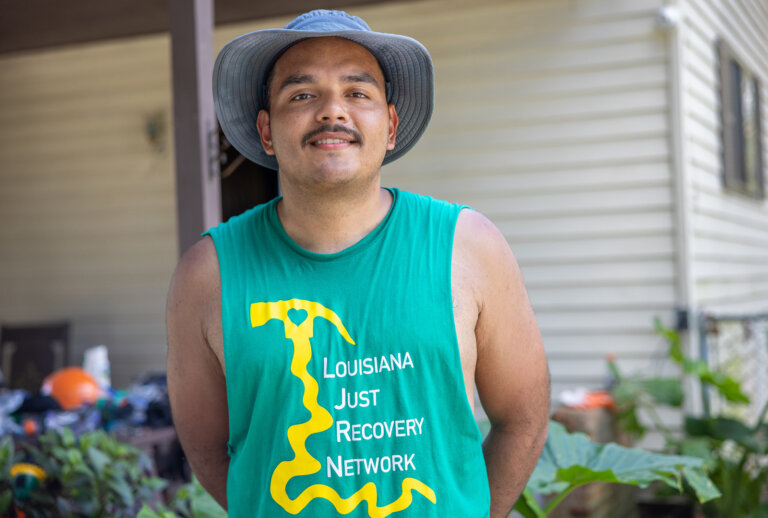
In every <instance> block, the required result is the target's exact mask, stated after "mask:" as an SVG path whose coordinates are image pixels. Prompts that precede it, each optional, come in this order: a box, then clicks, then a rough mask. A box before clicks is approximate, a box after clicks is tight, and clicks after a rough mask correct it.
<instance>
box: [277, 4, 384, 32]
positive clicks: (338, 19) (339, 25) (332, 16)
mask: <svg viewBox="0 0 768 518" xmlns="http://www.w3.org/2000/svg"><path fill="white" fill-rule="evenodd" d="M285 28H286V29H291V30H294V31H308V32H334V31H369V32H371V28H370V27H368V24H367V23H365V21H364V20H363V19H362V18H358V17H357V16H352V15H350V14H347V13H345V12H344V11H333V10H330V9H315V10H314V11H309V12H308V13H304V14H302V15H301V16H298V17H296V18H294V19H293V20H292V21H291V22H290V23H288V25H286V26H285Z"/></svg>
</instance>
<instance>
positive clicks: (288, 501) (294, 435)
mask: <svg viewBox="0 0 768 518" xmlns="http://www.w3.org/2000/svg"><path fill="white" fill-rule="evenodd" d="M317 317H321V318H324V319H326V320H328V321H329V322H331V323H333V324H334V325H335V326H336V329H338V331H339V333H340V334H341V336H343V337H344V339H345V340H346V341H347V342H349V343H350V344H352V345H355V342H354V341H353V340H352V337H350V336H349V333H348V332H347V330H346V329H345V328H344V324H342V323H341V319H340V318H339V317H338V315H336V313H334V312H333V311H331V310H330V309H328V308H326V307H325V306H323V305H321V304H318V303H317V302H311V301H308V300H299V299H291V300H280V301H278V302H258V303H255V304H251V326H252V327H259V326H263V325H264V324H266V323H267V322H268V321H269V320H271V319H273V318H274V319H277V320H281V321H282V322H283V324H284V325H285V337H286V338H288V339H289V340H292V341H293V360H292V361H291V373H292V374H293V375H294V376H296V377H297V378H299V379H300V380H301V382H302V383H303V384H304V396H303V398H302V403H303V404H304V406H305V407H306V408H307V410H309V412H310V418H309V420H308V421H306V422H305V423H301V424H296V425H293V426H291V427H290V428H288V442H289V443H290V445H291V448H292V449H293V452H294V458H293V460H288V461H283V462H281V463H280V464H278V466H277V468H275V471H274V473H272V480H271V482H270V486H269V490H270V493H271V494H272V498H274V500H275V502H277V503H278V504H279V505H280V506H281V507H282V508H283V509H285V510H286V511H288V512H289V513H291V514H298V513H300V512H301V511H302V509H304V508H305V507H306V506H307V504H309V502H310V501H311V500H312V499H314V498H324V499H326V500H328V501H329V502H331V504H333V506H334V507H335V508H336V510H337V511H338V512H340V513H342V514H348V513H350V512H352V511H353V510H354V509H355V508H356V507H357V506H358V505H359V504H360V502H362V501H363V500H365V501H366V502H368V515H369V516H370V517H371V518H383V517H384V516H389V515H390V514H392V513H396V512H398V511H402V510H403V509H406V508H407V507H408V506H410V505H411V502H412V500H413V495H412V490H415V491H418V492H419V493H421V494H422V495H424V496H425V497H426V498H427V499H429V500H430V501H431V502H432V503H433V504H434V503H435V502H436V501H437V500H436V498H435V492H434V491H433V490H432V489H431V488H430V487H429V486H427V485H426V484H424V483H423V482H421V481H419V480H416V479H414V478H406V479H404V480H403V485H402V487H403V491H402V493H401V495H400V497H399V498H398V499H397V500H395V501H394V502H392V503H390V504H387V505H384V506H383V507H379V506H378V504H377V498H378V496H377V491H376V485H375V484H374V483H373V482H368V483H367V484H365V485H364V486H363V487H362V488H360V489H359V490H358V491H357V492H356V493H355V494H353V495H352V496H350V497H349V498H342V497H341V496H339V494H338V493H337V492H336V491H335V490H334V489H333V488H331V487H329V486H326V485H324V484H315V485H312V486H309V487H308V488H306V489H305V490H304V491H302V492H301V494H300V495H299V496H297V497H296V498H291V497H289V496H288V494H287V492H286V486H287V485H288V481H289V480H291V479H292V478H293V477H299V476H302V475H312V474H314V473H317V472H318V471H320V468H321V465H320V462H318V461H317V459H315V458H314V457H312V455H310V454H309V452H308V451H307V448H306V442H307V438H308V437H309V436H310V435H312V434H316V433H320V432H324V431H325V430H328V429H329V428H330V427H331V426H332V425H333V418H332V417H331V414H329V413H328V411H327V410H326V409H325V408H323V407H322V406H320V405H319V404H318V403H317V393H318V385H317V381H316V380H315V378H313V377H312V376H311V375H310V374H309V372H307V364H308V363H309V360H310V358H311V357H312V346H311V344H310V342H309V339H310V338H312V323H313V321H314V319H315V318H317Z"/></svg>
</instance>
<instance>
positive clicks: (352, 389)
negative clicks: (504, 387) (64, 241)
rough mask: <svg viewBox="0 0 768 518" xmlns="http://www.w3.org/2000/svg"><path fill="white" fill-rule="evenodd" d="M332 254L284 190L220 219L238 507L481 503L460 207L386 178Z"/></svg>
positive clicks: (482, 513) (430, 512)
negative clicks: (459, 271) (363, 230)
mask: <svg viewBox="0 0 768 518" xmlns="http://www.w3.org/2000/svg"><path fill="white" fill-rule="evenodd" d="M390 192H391V193H392V195H393V197H394V201H393V203H392V207H391V209H390V210H389V213H388V214H387V216H386V217H385V218H384V220H383V221H382V222H381V223H380V224H379V225H378V226H377V228H376V229H374V230H373V231H372V232H371V233H370V234H368V235H367V236H366V237H365V238H363V239H362V240H361V241H359V242H358V243H356V244H355V245H353V246H351V247H349V248H347V249H345V250H343V251H341V252H338V253H334V254H327V255H325V254H316V253H312V252H309V251H307V250H305V249H303V248H301V247H300V246H298V245H297V244H296V243H295V242H294V241H293V240H292V239H291V238H290V237H289V236H288V235H287V234H286V232H285V231H284V229H283V227H282V225H281V223H280V220H279V218H278V216H277V208H276V207H277V201H278V200H273V201H272V202H269V203H267V204H265V205H260V206H257V207H254V208H253V209H250V210H249V211H247V212H245V213H243V214H241V215H240V216H237V217H234V218H232V219H230V220H229V221H228V222H227V223H225V224H222V225H219V226H218V227H216V228H214V229H211V230H210V231H209V232H207V234H209V235H210V236H211V237H212V238H213V241H214V243H215V245H216V252H217V254H218V260H219V267H220V270H221V296H222V331H223V339H224V360H225V367H226V380H227V402H228V405H229V442H228V450H229V455H230V465H229V474H228V478H227V501H228V505H229V516H230V517H232V518H240V517H248V518H251V517H270V518H272V517H281V516H296V515H298V516H305V517H313V518H318V517H331V516H334V517H338V516H342V515H347V516H352V517H363V516H370V517H384V516H390V515H392V516H394V517H397V518H400V517H419V518H424V517H446V516H460V517H462V518H474V517H487V516H488V515H489V507H490V492H489V489H488V479H487V475H486V470H485V463H484V460H483V455H482V450H481V440H482V439H481V435H480V432H479V430H478V428H477V424H476V423H475V420H474V417H473V415H472V411H471V409H470V406H469V404H468V402H467V396H466V392H465V389H464V383H463V378H462V370H461V360H460V357H459V350H458V343H457V336H456V330H455V324H454V319H453V304H452V297H451V252H452V246H453V235H454V230H455V226H456V219H457V217H458V214H459V211H460V210H461V209H462V207H460V206H457V205H453V204H449V203H446V202H441V201H436V200H433V199H431V198H428V197H424V196H419V195H416V194H412V193H408V192H404V191H399V190H397V189H390Z"/></svg>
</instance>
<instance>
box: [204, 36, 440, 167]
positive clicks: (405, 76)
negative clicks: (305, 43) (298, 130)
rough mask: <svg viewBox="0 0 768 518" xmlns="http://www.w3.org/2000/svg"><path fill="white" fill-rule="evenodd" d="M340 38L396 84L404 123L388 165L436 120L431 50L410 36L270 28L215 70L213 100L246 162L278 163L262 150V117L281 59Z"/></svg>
mask: <svg viewBox="0 0 768 518" xmlns="http://www.w3.org/2000/svg"><path fill="white" fill-rule="evenodd" d="M329 36H338V37H341V38H346V39H349V40H352V41H354V42H356V43H359V44H360V45H362V46H364V47H365V48H367V49H368V50H369V51H370V52H371V54H373V55H374V56H375V57H376V59H377V60H378V61H379V64H380V65H381V67H382V70H383V72H384V76H385V78H386V80H387V81H388V82H389V84H390V97H389V102H390V103H392V104H394V105H395V110H396V111H397V115H398V118H399V125H398V130H397V138H396V141H395V147H394V149H391V150H389V151H387V152H386V155H385V156H384V162H383V163H384V164H387V163H389V162H392V161H393V160H396V159H397V158H399V157H401V156H402V155H404V154H405V153H406V152H407V151H408V150H409V149H411V147H413V145H414V144H416V142H417V141H418V140H419V138H420V137H421V135H422V134H423V133H424V130H426V128H427V124H429V120H430V118H431V117H432V107H433V97H434V72H433V69H432V59H431V58H430V56H429V53H428V52H427V49H426V48H424V46H423V45H422V44H421V43H419V42H418V41H416V40H414V39H413V38H409V37H407V36H401V35H397V34H386V33H379V32H372V31H337V32H309V31H297V30H290V29H266V30H261V31H256V32H252V33H249V34H244V35H243V36H240V37H238V38H236V39H234V40H232V41H230V42H229V43H227V45H225V46H224V48H223V49H222V50H221V52H219V55H218V57H217V58H216V62H215V64H214V67H213V98H214V106H215V108H216V115H217V117H218V119H219V123H220V124H221V129H222V131H223V132H224V135H226V137H227V139H228V140H229V142H230V143H231V144H232V145H233V146H234V147H235V149H237V150H238V151H239V152H240V153H241V154H242V155H243V156H244V157H246V158H247V159H249V160H251V161H253V162H256V163H257V164H259V165H261V166H264V167H268V168H270V169H275V170H277V169H278V165H277V159H276V158H275V157H274V156H272V155H268V154H267V153H266V152H265V151H264V148H263V147H262V145H261V139H260V138H259V131H258V129H257V126H256V118H257V116H258V113H259V111H260V110H261V109H263V108H266V107H265V106H263V102H264V101H263V99H264V98H265V96H264V92H263V89H264V83H265V81H266V76H267V74H268V73H269V70H270V69H271V68H272V66H273V65H274V63H275V61H276V60H277V58H278V57H279V56H280V55H281V54H282V53H283V52H284V51H285V50H286V49H287V48H289V47H290V46H291V45H293V44H295V43H297V42H299V41H301V40H304V39H307V38H320V37H329Z"/></svg>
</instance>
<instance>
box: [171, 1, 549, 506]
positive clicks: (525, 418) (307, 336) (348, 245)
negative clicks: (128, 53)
mask: <svg viewBox="0 0 768 518" xmlns="http://www.w3.org/2000/svg"><path fill="white" fill-rule="evenodd" d="M432 77H433V76H432V64H431V60H430V58H429V54H428V53H427V52H426V50H425V49H424V48H423V47H422V46H421V45H420V44H419V43H418V42H416V41H415V40H412V39H410V38H406V37H403V36H396V35H388V34H379V33H374V32H372V31H371V30H370V29H369V28H368V26H367V25H366V24H365V22H363V21H362V20H361V19H359V18H356V17H352V16H349V15H347V14H346V13H343V12H339V11H323V10H320V11H312V12H310V13H307V14H305V15H302V16H300V17H299V18H297V19H296V20H294V21H293V22H291V23H290V24H288V25H287V26H286V28H285V29H283V30H267V31H257V32H255V33H251V34H247V35H245V36H242V37H240V38H238V39H236V40H234V41H232V42H230V43H229V44H228V45H227V46H226V47H225V48H224V49H223V50H222V51H221V53H220V54H219V57H218V59H217V61H216V66H215V67H214V95H215V98H216V108H217V114H218V116H219V120H220V122H221V124H222V128H223V130H224V132H225V134H226V135H227V137H228V139H229V140H230V142H232V143H233V145H235V147H237V148H238V149H239V150H240V152H241V153H243V154H244V155H245V156H246V157H247V158H249V159H251V160H253V161H255V162H257V163H260V164H262V165H265V166H267V167H272V168H275V169H278V171H279V178H280V185H281V189H282V197H281V198H280V199H278V200H274V201H273V202H270V203H268V204H265V205H262V206H258V207H255V208H253V209H251V210H249V211H247V212H246V213H244V214H243V215H241V216H238V217H236V218H233V219H231V220H230V221H229V222H227V223H226V224H223V225H219V226H218V227H217V228H215V229H212V230H210V231H209V232H207V233H206V236H205V237H204V238H203V239H202V240H201V241H199V242H198V243H197V244H196V245H194V246H193V247H192V248H191V249H190V250H189V251H188V252H187V253H186V254H185V255H184V257H183V258H182V260H181V262H180V263H179V266H178V268H177V271H176V273H175V275H174V279H173V281H172V285H171V289H170V294H169V299H168V314H167V322H168V384H169V390H170V395H171V404H172V408H173V414H174V420H175V423H176V427H177V430H178V434H179V438H180V440H181V442H182V444H183V446H184V450H185V452H186V454H187V457H188V459H189V462H190V464H191V466H192V469H193V471H194V472H195V474H196V475H197V476H198V478H199V479H200V481H201V483H202V484H203V486H204V487H205V488H206V489H207V490H208V491H209V492H210V493H211V494H212V495H213V496H214V498H215V499H216V500H217V501H218V502H219V503H221V504H222V506H224V507H225V508H227V507H228V508H229V513H230V514H229V515H230V516H231V517H241V516H248V517H251V516H269V517H273V516H289V515H300V516H312V517H325V516H341V515H350V516H366V515H367V516H371V517H384V516H389V515H394V516H403V517H408V516H410V517H428V516H440V517H445V516H457V517H462V518H468V517H485V516H493V517H503V516H506V514H507V513H508V512H509V510H510V509H511V507H512V506H513V504H514V502H515V500H516V499H517V497H518V495H519V494H520V491H521V490H522V489H523V487H524V485H525V482H526V480H527V478H528V476H529V475H530V472H531V470H532V469H533V467H534V465H535V463H536V460H537V459H538V456H539V453H540V451H541V448H542V447H543V443H544V441H545V438H546V430H547V415H548V408H549V388H548V373H547V367H546V359H545V356H544V352H543V347H542V344H541V337H540V335H539V331H538V327H537V325H536V322H535V319H534V316H533V312H532V310H531V308H530V304H529V302H528V299H527V295H526V292H525V288H524V286H523V282H522V279H521V276H520V272H519V270H518V267H517V264H516V262H515V259H514V257H513V255H512V253H511V251H510V250H509V247H508V246H507V244H506V241H505V240H504V238H503V236H502V235H501V234H500V232H499V231H498V230H497V229H496V228H495V227H494V226H493V225H492V224H491V223H490V222H489V221H488V220H487V219H486V218H484V217H483V216H482V215H480V214H478V213H477V212H474V211H472V210H469V209H466V208H464V207H461V206H457V205H453V204H449V203H445V202H439V201H436V200H432V199H431V198H427V197H423V196H418V195H415V194H411V193H407V192H404V191H399V190H397V189H382V188H381V182H380V168H381V165H382V163H387V162H389V161H391V160H394V159H396V158H398V157H399V156H401V155H402V154H403V153H405V152H406V151H407V150H408V149H410V147H411V146H413V144H414V143H415V142H416V140H418V138H419V137H420V136H421V134H422V132H423V131H424V129H425V128H426V124H427V122H428V120H429V118H430V116H431V112H432V83H433V79H432ZM475 384H476V385H477V390H478V393H479V395H480V399H481V402H482V404H483V406H484V408H485V410H486V412H487V414H488V416H489V418H490V421H491V425H492V426H491V431H490V433H489V435H488V437H487V439H486V441H485V443H484V444H482V446H481V436H480V433H479V431H478V429H477V425H476V424H475V420H474V417H473V410H474V386H475ZM483 454H484V456H483Z"/></svg>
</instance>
